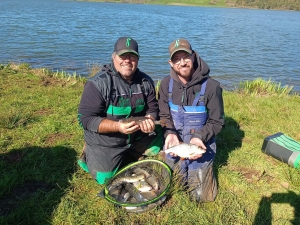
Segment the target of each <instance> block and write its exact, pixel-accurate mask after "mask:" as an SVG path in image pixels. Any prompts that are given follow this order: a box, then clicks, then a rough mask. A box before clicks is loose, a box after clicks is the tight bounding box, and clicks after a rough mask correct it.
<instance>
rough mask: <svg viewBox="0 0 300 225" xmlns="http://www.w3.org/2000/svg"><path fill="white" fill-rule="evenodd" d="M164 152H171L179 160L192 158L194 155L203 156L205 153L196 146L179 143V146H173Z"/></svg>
mask: <svg viewBox="0 0 300 225" xmlns="http://www.w3.org/2000/svg"><path fill="white" fill-rule="evenodd" d="M164 152H165V153H166V154H168V153H171V152H172V153H174V154H176V155H178V156H179V157H181V158H190V157H193V156H194V155H198V154H203V153H205V152H206V150H205V149H202V148H200V147H199V146H197V145H193V144H187V143H181V144H179V145H175V146H173V147H171V148H168V149H166V150H164Z"/></svg>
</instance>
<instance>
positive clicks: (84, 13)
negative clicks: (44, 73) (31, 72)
mask: <svg viewBox="0 0 300 225" xmlns="http://www.w3.org/2000/svg"><path fill="white" fill-rule="evenodd" d="M0 12H1V13H0V43H1V47H0V62H1V63H8V62H17V63H19V62H26V63H29V64H30V65H31V66H32V67H47V68H49V69H53V70H59V71H61V70H65V71H67V72H71V73H73V72H75V71H76V72H77V73H79V74H80V75H82V76H87V74H88V72H89V68H90V67H91V66H92V65H94V64H100V65H101V64H105V63H108V62H110V56H111V53H112V51H113V45H114V43H115V41H116V40H117V39H118V38H119V37H120V36H131V37H133V38H134V39H136V40H137V41H138V43H139V50H140V54H141V59H140V62H139V68H140V69H141V70H143V71H144V72H146V73H148V74H149V75H150V76H151V77H152V78H153V79H161V78H162V77H164V76H166V75H168V73H169V65H168V63H167V61H168V46H169V44H170V43H171V42H172V41H173V40H174V39H176V38H178V37H183V38H186V39H188V40H189V41H190V42H191V44H192V47H193V48H194V49H195V50H196V51H198V52H199V53H200V55H201V57H202V58H203V59H204V60H205V61H206V62H207V63H208V65H209V66H210V69H211V76H212V77H214V78H216V79H217V80H219V81H220V82H221V84H222V85H223V86H224V88H225V89H229V90H230V89H233V88H234V87H235V86H237V85H238V83H239V82H240V81H245V80H253V79H255V78H258V77H261V78H263V79H265V80H269V79H271V80H272V81H274V82H278V83H281V84H282V85H292V86H294V90H295V91H300V12H293V11H270V10H251V9H236V8H232V9H230V8H210V7H189V6H164V5H143V4H117V3H96V2H72V1H60V0H26V1H24V0H1V1H0Z"/></svg>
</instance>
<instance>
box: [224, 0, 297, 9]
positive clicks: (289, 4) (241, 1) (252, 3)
mask: <svg viewBox="0 0 300 225" xmlns="http://www.w3.org/2000/svg"><path fill="white" fill-rule="evenodd" d="M227 3H234V4H235V6H236V7H251V8H259V9H283V10H296V11H300V1H299V0H235V2H234V1H226V4H227Z"/></svg>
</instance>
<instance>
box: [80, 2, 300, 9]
mask: <svg viewBox="0 0 300 225" xmlns="http://www.w3.org/2000/svg"><path fill="white" fill-rule="evenodd" d="M77 1H88V2H113V3H133V4H159V5H185V6H208V7H223V8H224V7H225V8H226V7H229V8H231V7H235V8H254V9H273V10H295V11H299V10H300V5H299V1H298V0H289V1H286V0H77Z"/></svg>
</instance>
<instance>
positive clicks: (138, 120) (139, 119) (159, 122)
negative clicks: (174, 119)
mask: <svg viewBox="0 0 300 225" xmlns="http://www.w3.org/2000/svg"><path fill="white" fill-rule="evenodd" d="M146 119H149V118H148V117H145V116H136V117H129V118H124V119H121V120H119V122H121V123H130V122H132V121H134V122H135V123H136V124H137V125H140V124H141V123H142V122H144V121H145V120H146ZM153 122H154V124H156V125H162V126H166V123H165V122H164V121H163V120H153Z"/></svg>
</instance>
